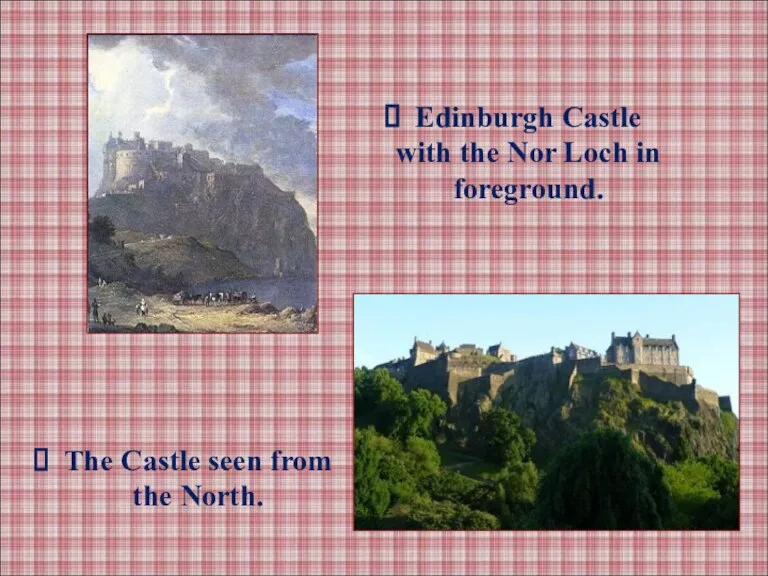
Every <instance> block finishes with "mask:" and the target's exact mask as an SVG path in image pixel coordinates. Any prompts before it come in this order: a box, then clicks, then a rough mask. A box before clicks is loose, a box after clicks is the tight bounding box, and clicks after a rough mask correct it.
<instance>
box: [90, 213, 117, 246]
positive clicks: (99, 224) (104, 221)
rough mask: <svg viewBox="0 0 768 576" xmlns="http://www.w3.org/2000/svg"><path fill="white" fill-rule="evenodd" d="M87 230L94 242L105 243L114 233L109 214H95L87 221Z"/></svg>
mask: <svg viewBox="0 0 768 576" xmlns="http://www.w3.org/2000/svg"><path fill="white" fill-rule="evenodd" d="M88 232H89V233H90V235H91V236H92V237H93V239H94V240H95V241H96V242H101V243H104V244H106V243H108V242H109V241H110V240H111V239H112V236H114V234H115V225H114V224H113V223H112V220H111V219H110V217H109V216H95V217H94V218H93V220H91V221H90V222H89V223H88Z"/></svg>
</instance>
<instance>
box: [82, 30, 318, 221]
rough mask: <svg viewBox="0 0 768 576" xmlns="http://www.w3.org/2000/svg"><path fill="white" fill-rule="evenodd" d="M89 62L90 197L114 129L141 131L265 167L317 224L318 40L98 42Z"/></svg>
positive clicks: (94, 39) (92, 40)
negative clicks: (295, 193)
mask: <svg viewBox="0 0 768 576" xmlns="http://www.w3.org/2000/svg"><path fill="white" fill-rule="evenodd" d="M88 54H89V61H88V66H89V69H88V81H89V90H88V97H89V111H88V113H89V120H88V121H89V125H88V127H89V143H88V148H89V150H88V155H89V185H88V188H89V193H93V192H94V191H95V190H96V189H97V188H98V185H99V182H100V181H101V176H102V146H103V144H104V142H105V141H106V139H107V137H108V136H109V133H110V131H111V132H113V133H114V134H115V135H116V133H117V132H118V131H122V132H123V134H124V136H127V137H130V136H131V135H132V134H133V132H134V131H141V133H142V136H144V137H146V138H147V139H157V140H173V141H174V143H176V144H178V145H183V144H185V143H191V144H193V145H194V146H195V147H196V148H205V149H207V150H210V151H211V153H212V154H213V155H215V156H218V157H220V158H222V159H224V160H230V161H235V162H256V163H258V164H260V165H261V166H262V167H263V168H264V171H265V172H266V173H267V175H269V176H270V177H271V178H272V179H273V180H274V181H275V183H276V184H278V186H280V187H281V188H284V189H286V190H293V191H296V192H297V198H299V200H300V201H301V202H302V205H304V206H305V209H306V210H307V212H308V216H309V217H310V219H311V220H314V210H315V203H316V189H317V181H316V174H317V171H316V162H317V116H316V114H317V41H316V37H315V36H313V35H288V36H285V35H188V36H181V35H171V36H155V35H147V36H143V35H130V36H116V35H92V36H90V37H89V50H88Z"/></svg>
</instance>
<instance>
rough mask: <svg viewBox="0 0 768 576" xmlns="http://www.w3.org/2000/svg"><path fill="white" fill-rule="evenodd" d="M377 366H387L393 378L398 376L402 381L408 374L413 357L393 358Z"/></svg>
mask: <svg viewBox="0 0 768 576" xmlns="http://www.w3.org/2000/svg"><path fill="white" fill-rule="evenodd" d="M376 368H385V369H386V370H388V371H389V373H390V374H391V375H392V377H393V378H397V379H398V380H400V381H401V382H402V381H403V380H404V379H405V376H406V375H407V374H408V370H409V369H410V368H411V359H410V358H401V359H400V360H393V361H391V362H387V363H386V364H379V365H378V366H376Z"/></svg>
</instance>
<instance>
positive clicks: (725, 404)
mask: <svg viewBox="0 0 768 576" xmlns="http://www.w3.org/2000/svg"><path fill="white" fill-rule="evenodd" d="M717 403H718V405H719V406H720V410H722V411H723V412H733V408H732V407H731V397H730V396H720V397H719V398H718V399H717Z"/></svg>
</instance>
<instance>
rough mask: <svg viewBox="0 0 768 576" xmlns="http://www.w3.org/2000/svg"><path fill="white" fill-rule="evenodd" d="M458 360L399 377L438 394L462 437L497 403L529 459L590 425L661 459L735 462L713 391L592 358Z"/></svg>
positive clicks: (728, 419) (731, 425)
mask: <svg viewBox="0 0 768 576" xmlns="http://www.w3.org/2000/svg"><path fill="white" fill-rule="evenodd" d="M475 360H476V361H478V362H479V361H482V360H483V357H478V358H476V359H475ZM461 362H462V363H461V364H460V365H458V366H453V365H452V362H451V359H450V358H448V357H446V356H443V357H440V358H438V359H436V360H434V361H432V362H427V363H424V364H421V365H419V366H416V367H412V368H411V369H409V370H407V371H405V372H404V375H401V379H402V381H403V382H404V384H405V386H406V388H408V389H413V388H418V387H421V388H428V389H430V390H432V391H433V392H435V393H436V394H438V395H440V397H441V398H443V399H444V400H445V401H446V403H448V405H449V407H450V420H451V421H452V423H453V425H454V426H455V429H456V431H457V432H458V434H459V435H460V436H462V437H470V436H471V435H472V434H473V432H474V430H475V427H476V425H477V422H478V419H479V416H480V415H481V414H482V413H483V412H484V411H486V410H488V409H490V408H491V407H493V406H500V407H503V408H506V409H509V410H512V411H513V412H516V413H517V414H519V415H520V416H521V418H522V420H523V423H524V424H525V425H526V426H528V427H530V428H532V429H533V430H534V432H535V433H536V438H537V444H536V449H535V454H534V456H535V458H536V459H537V460H539V461H540V462H542V461H543V460H544V459H545V458H546V456H547V455H548V454H552V453H553V452H554V450H556V449H557V448H558V447H559V446H560V445H562V444H563V443H564V442H568V441H571V440H573V439H575V438H576V437H578V436H579V435H580V434H581V433H583V432H584V431H587V430H590V429H594V428H597V427H609V428H615V429H620V430H622V431H624V432H626V433H627V434H628V435H630V436H631V437H632V439H633V441H634V443H635V444H636V445H637V446H638V447H640V448H641V449H643V450H645V451H646V452H647V453H648V454H649V455H651V456H653V457H654V458H657V459H659V460H663V461H666V462H674V461H678V460H680V459H684V458H687V457H690V456H705V455H709V454H718V455H720V456H723V457H725V458H729V459H732V460H735V459H737V458H738V419H737V418H736V416H735V415H734V414H733V413H732V412H730V410H722V409H721V408H720V407H719V405H718V398H717V394H716V393H714V392H711V391H708V392H711V394H713V395H714V402H713V401H711V399H708V398H700V394H698V393H697V394H694V387H692V385H685V386H677V385H675V384H674V383H671V382H663V381H661V380H659V379H658V378H656V377H647V375H640V376H642V377H637V378H635V377H634V376H633V374H634V372H633V371H632V370H620V369H618V368H616V367H603V366H601V365H600V360H599V359H593V360H584V361H580V362H578V363H574V362H561V363H553V362H552V355H551V354H544V355H541V356H533V357H530V358H526V359H523V360H522V361H520V362H516V363H488V362H485V363H484V364H478V365H471V366H470V365H465V364H466V362H464V359H461ZM577 364H578V368H579V369H581V372H580V371H579V369H577ZM457 368H458V369H457ZM470 368H471V370H470ZM652 385H653V386H652ZM654 386H656V387H657V388H659V389H656V388H654ZM697 390H698V389H697Z"/></svg>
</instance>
